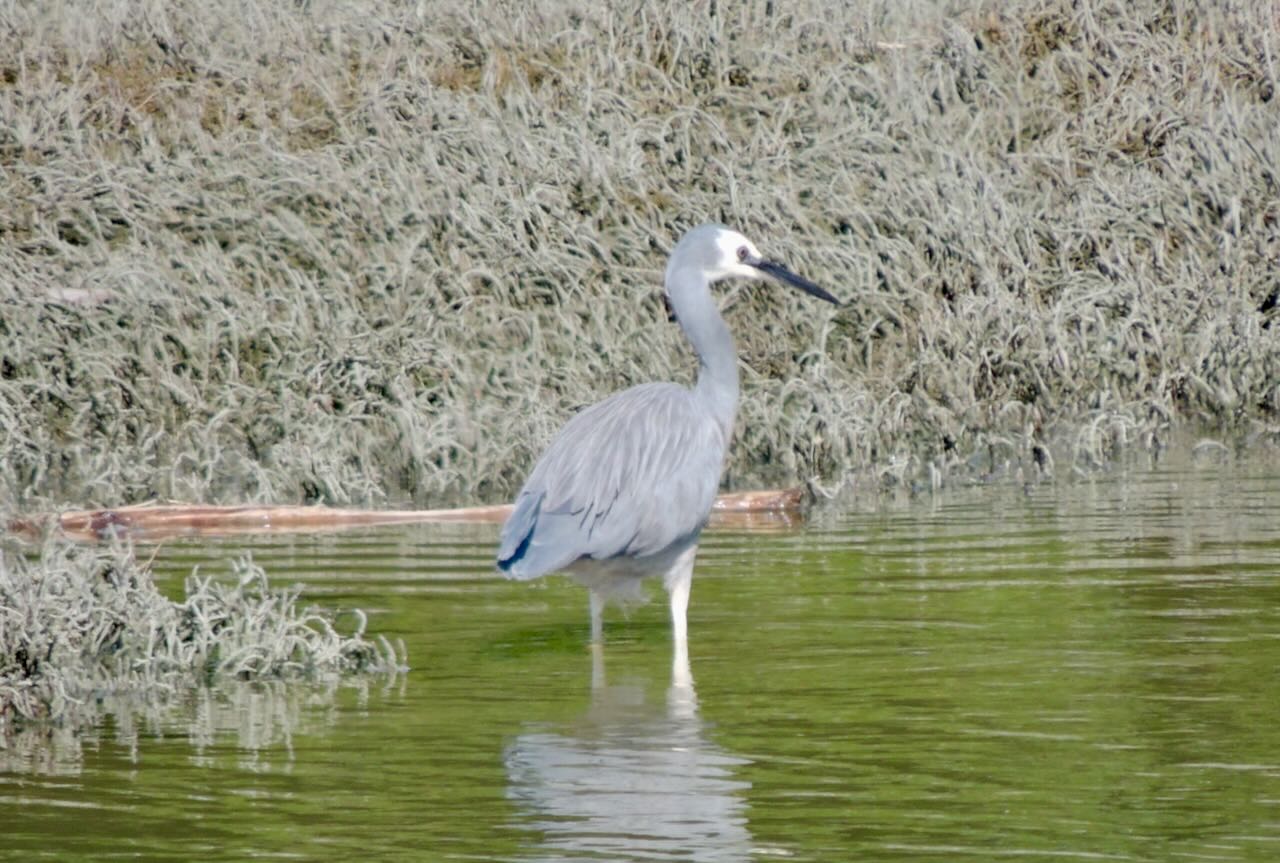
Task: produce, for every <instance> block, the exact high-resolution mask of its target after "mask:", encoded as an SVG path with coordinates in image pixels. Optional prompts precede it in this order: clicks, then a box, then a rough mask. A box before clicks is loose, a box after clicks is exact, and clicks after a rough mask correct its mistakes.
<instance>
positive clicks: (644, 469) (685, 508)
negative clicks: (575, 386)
mask: <svg viewBox="0 0 1280 863" xmlns="http://www.w3.org/2000/svg"><path fill="white" fill-rule="evenodd" d="M725 445H726V441H725V439H724V433H723V431H722V430H721V428H720V426H719V425H718V424H717V423H716V422H715V420H714V419H713V418H712V417H711V416H710V415H709V414H708V413H707V412H706V411H705V410H703V409H702V408H701V407H700V406H699V404H698V403H697V402H696V400H695V399H694V397H693V394H692V393H691V392H690V391H688V390H686V389H684V388H683V387H679V386H676V385H675V384H646V385H642V386H639V387H633V388H632V389H629V390H626V391H624V392H621V393H618V394H617V395H615V396H612V397H610V398H608V399H606V400H604V401H602V402H600V403H598V404H596V405H593V406H591V407H590V408H588V409H586V410H584V411H583V412H582V413H580V414H578V415H577V416H575V417H574V418H573V419H572V420H570V421H569V422H568V423H567V424H566V425H565V427H564V428H563V429H562V430H561V431H560V433H559V434H558V435H556V437H555V439H554V440H553V441H552V442H551V445H550V446H549V447H548V448H547V451H546V453H544V454H543V456H542V458H541V459H540V460H539V461H538V464H537V465H536V466H535V467H534V469H533V472H532V473H531V474H530V475H529V479H528V481H527V482H526V483H525V487H524V489H522V490H521V492H520V495H519V497H518V498H517V500H516V508H515V510H514V511H513V513H512V515H511V517H510V518H509V519H508V520H507V523H506V525H504V527H503V531H502V540H501V543H500V549H499V553H498V565H499V567H501V568H502V569H504V570H505V571H506V572H507V573H508V574H509V575H511V576H512V577H515V578H536V577H538V576H539V575H543V574H545V573H548V572H553V571H555V570H556V569H562V568H564V567H565V566H568V565H569V564H571V563H573V562H574V561H576V560H578V559H580V558H583V557H587V558H593V559H597V560H600V559H605V558H610V557H616V556H619V555H626V556H631V557H643V556H645V555H650V554H656V553H657V552H660V551H662V550H663V549H665V548H667V547H668V546H670V545H671V544H672V543H675V542H677V541H680V540H682V539H684V538H687V537H689V536H691V535H695V534H696V533H697V532H698V531H699V530H701V529H702V526H703V525H704V524H705V523H706V519H707V515H708V514H709V513H710V511H711V504H712V502H713V501H714V499H715V494H716V489H717V488H718V487H719V484H720V473H721V470H722V468H723V463H724V452H725Z"/></svg>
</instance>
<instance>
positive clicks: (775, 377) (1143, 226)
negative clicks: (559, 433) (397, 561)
mask: <svg viewBox="0 0 1280 863" xmlns="http://www.w3.org/2000/svg"><path fill="white" fill-rule="evenodd" d="M0 32H3V34H4V36H3V39H2V40H0V42H2V44H3V46H4V47H3V50H2V51H0V201H2V202H3V203H2V204H0V453H2V454H3V457H2V458H0V510H6V509H7V510H10V511H13V510H18V509H30V508H33V507H35V506H39V505H44V504H48V503H50V502H53V503H60V502H72V503H74V504H76V505H82V506H95V505H117V504H122V503H128V502H133V501H138V500H143V499H149V498H152V497H162V498H178V499H185V500H196V501H207V502H238V501H265V502H275V503H290V502H303V501H324V502H328V503H335V504H357V505H367V504H375V505H376V504H379V503H383V502H387V501H394V502H400V501H412V502H415V503H418V504H431V505H441V504H443V503H447V502H456V501H462V500H468V501H476V502H496V501H500V500H502V499H503V498H505V497H506V496H508V495H509V494H510V493H511V492H512V491H513V490H514V488H515V487H516V486H517V484H518V483H519V481H520V479H521V478H522V476H523V475H524V473H525V471H526V470H527V468H528V467H529V465H530V464H531V462H532V460H533V458H534V457H535V456H536V454H537V452H538V451H540V449H541V448H542V446H543V445H544V444H545V442H546V440H547V439H548V437H549V436H550V434H551V433H552V432H553V431H554V429H555V428H557V427H558V426H559V425H560V424H561V423H562V422H563V421H564V419H565V418H566V417H567V416H569V415H570V414H571V412H572V411H573V410H575V409H577V408H578V407H580V406H582V405H585V404H588V403H590V402H592V401H595V400H597V399H598V398H600V397H601V396H603V395H605V394H607V393H609V392H611V391H613V390H616V389H618V388H621V387H625V386H627V385H630V384H634V383H638V382H641V381H647V380H652V379H661V378H673V379H677V380H689V379H690V377H691V375H692V362H691V358H690V356H689V354H688V352H687V350H686V349H685V348H684V346H683V344H682V342H681V338H680V336H679V334H678V332H677V331H676V329H675V327H674V326H672V325H671V324H670V323H669V322H668V321H667V319H666V316H665V315H664V313H663V310H662V305H661V302H660V299H659V287H660V278H661V272H662V267H663V265H664V263H665V252H666V250H667V249H669V248H670V246H671V245H672V244H673V243H674V241H675V239H676V238H677V237H678V235H679V234H680V233H681V232H682V231H684V230H685V229H687V228H688V227H691V226H693V225H695V224H697V223H699V222H702V221H705V220H708V219H715V220H722V221H725V222H728V223H731V224H733V225H734V226H735V227H738V228H739V229H741V230H743V231H744V232H745V233H747V234H749V235H751V236H752V237H753V238H755V239H756V240H757V241H758V243H759V245H760V246H761V247H762V248H763V249H764V250H766V252H767V253H769V254H773V255H776V256H778V257H779V258H781V259H782V260H785V261H787V262H788V263H789V264H790V265H791V266H792V267H793V268H794V269H796V270H797V271H799V272H802V273H804V274H806V275H807V276H809V277H811V278H813V279H814V280H816V281H818V282H820V283H822V284H824V285H825V286H827V287H828V288H830V289H831V290H833V291H834V292H836V293H837V294H839V295H840V296H842V297H843V298H845V299H847V300H848V306H847V307H846V308H844V309H842V310H840V311H837V312H835V313H832V312H831V311H829V310H827V309H822V308H814V307H813V306H811V305H808V304H805V303H804V302H803V300H801V299H794V298H791V297H789V296H787V295H786V294H785V293H784V292H781V291H776V290H770V289H768V288H766V287H764V286H751V287H745V286H731V287H729V288H728V289H727V290H726V291H725V292H724V296H725V297H726V307H727V315H728V317H729V319H730V324H731V326H732V327H733V329H734V331H735V333H736V334H737V337H738V340H739V347H740V350H741V353H742V357H743V378H744V380H743V403H742V408H741V412H740V417H739V423H738V433H737V440H736V442H735V444H734V446H733V449H732V455H731V464H730V483H731V484H741V483H745V482H747V481H748V480H751V481H760V480H776V479H787V480H795V479H810V478H813V479H814V480H815V481H816V483H817V484H818V485H820V486H822V487H824V488H833V489H834V488H839V487H841V486H842V485H845V484H847V483H848V482H849V481H850V480H852V479H853V478H856V477H867V476H871V477H881V478H892V479H894V480H901V481H904V482H917V481H924V482H929V481H934V482H937V481H944V482H945V481H948V480H949V479H952V478H960V477H966V476H969V475H977V476H985V475H990V474H993V473H999V472H1001V471H1002V470H1017V469H1021V470H1023V471H1026V472H1027V474H1028V475H1029V476H1034V475H1037V474H1043V473H1045V472H1049V471H1052V470H1054V468H1055V466H1056V467H1057V469H1058V470H1059V471H1061V470H1062V466H1063V463H1064V461H1065V462H1066V463H1068V464H1080V465H1095V464H1099V463H1104V462H1105V461H1106V460H1107V459H1108V458H1110V457H1111V456H1112V454H1113V453H1114V452H1115V450H1116V448H1117V447H1123V446H1125V445H1135V444H1136V445H1145V446H1159V445H1160V443H1161V441H1163V440H1164V439H1165V437H1166V436H1167V435H1168V434H1169V432H1170V429H1172V428H1174V427H1176V426H1178V425H1180V424H1188V423H1190V424H1197V425H1199V424H1204V425H1208V426H1211V427H1213V428H1214V429H1216V430H1217V431H1219V432H1220V433H1221V434H1223V435H1224V436H1225V435H1232V436H1240V439H1243V440H1250V441H1257V440H1275V438H1276V436H1277V428H1278V427H1280V337H1278V334H1277V326H1280V325H1277V324H1276V317H1277V314H1278V313H1277V311H1276V308H1277V297H1278V291H1280V287H1278V285H1280V282H1278V281H1277V276H1276V270H1275V262H1276V260H1277V258H1278V256H1280V233H1278V231H1280V227H1278V222H1280V194H1277V188H1276V183H1277V175H1276V170H1277V169H1276V166H1277V165H1278V164H1280V137H1278V136H1277V135H1276V134H1275V130H1276V128H1277V126H1278V125H1280V124H1278V123H1277V121H1278V120H1280V113H1278V112H1277V100H1276V92H1275V90H1276V79H1277V68H1276V60H1275V57H1276V56H1277V51H1276V49H1277V44H1276V41H1277V22H1276V19H1275V12H1274V10H1273V9H1272V8H1271V7H1270V5H1269V4H1264V3H1210V2H1190V0H1179V2H1173V3H1169V2H1137V3H1128V2H1118V0H1111V2H1106V0H1103V2H1089V0H1019V2H1015V3H999V4H997V3H984V2H973V3H958V4H949V5H948V4H934V3H927V2H923V0H917V2H907V3H889V2H885V3H869V4H846V3H835V4H832V3H825V2H800V3H786V4H778V3H772V2H751V3H746V4H727V3H719V2H696V3H686V2H677V0H644V2H638V0H633V2H624V3H621V4H617V3H613V4H587V3H573V2H560V3H555V4H546V3H541V4H526V5H522V4H515V5H511V4H503V3H488V4H483V3H482V4H453V3H431V2H423V3H418V4H404V3H391V2H385V0H356V2H337V0H327V2H326V0H319V2H310V3H259V2H253V0H216V2H190V0H182V2H176V3H159V2H144V3H137V2H134V0H103V2H97V3H92V4H89V3H82V2H73V0H51V2H47V3H40V4H30V3H15V4H6V5H5V6H4V8H3V9H0ZM6 565H7V566H13V565H15V564H13V563H12V562H9V563H7V564H6Z"/></svg>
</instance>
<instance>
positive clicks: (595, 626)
mask: <svg viewBox="0 0 1280 863" xmlns="http://www.w3.org/2000/svg"><path fill="white" fill-rule="evenodd" d="M590 594H591V643H592V644H600V643H602V642H603V641H604V594H602V593H600V591H598V590H592V591H590Z"/></svg>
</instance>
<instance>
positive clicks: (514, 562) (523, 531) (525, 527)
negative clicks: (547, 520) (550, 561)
mask: <svg viewBox="0 0 1280 863" xmlns="http://www.w3.org/2000/svg"><path fill="white" fill-rule="evenodd" d="M542 498H543V495H537V496H536V497H535V496H533V495H528V494H522V495H520V499H519V500H518V501H516V506H515V509H513V510H512V511H511V515H509V516H507V521H506V524H504V525H503V526H502V536H501V538H500V539H499V541H498V569H500V570H502V571H503V573H504V574H505V575H506V576H507V578H516V579H520V580H521V581H524V580H526V579H531V578H537V577H538V576H540V575H542V573H541V572H531V571H529V567H527V566H522V565H521V564H522V562H524V559H525V555H526V554H527V553H528V551H529V544H530V543H531V542H532V541H533V532H534V529H535V528H536V527H537V526H538V512H539V511H540V510H541V509H542Z"/></svg>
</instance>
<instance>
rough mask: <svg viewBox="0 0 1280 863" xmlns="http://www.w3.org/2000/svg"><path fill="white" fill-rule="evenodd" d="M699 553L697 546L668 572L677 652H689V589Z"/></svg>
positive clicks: (672, 628)
mask: <svg viewBox="0 0 1280 863" xmlns="http://www.w3.org/2000/svg"><path fill="white" fill-rule="evenodd" d="M697 553H698V547H697V546H696V545H695V546H693V547H692V548H690V549H688V550H687V551H685V552H683V553H682V554H681V555H680V556H679V557H677V558H676V560H675V563H673V564H672V565H671V569H669V570H668V571H667V575H666V579H665V581H666V583H667V591H668V592H669V593H670V594H671V637H672V639H673V640H674V641H675V645H676V650H677V651H681V650H684V651H686V652H687V650H688V641H689V621H688V611H689V589H690V588H691V587H693V559H694V557H695V556H696V555H697Z"/></svg>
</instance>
